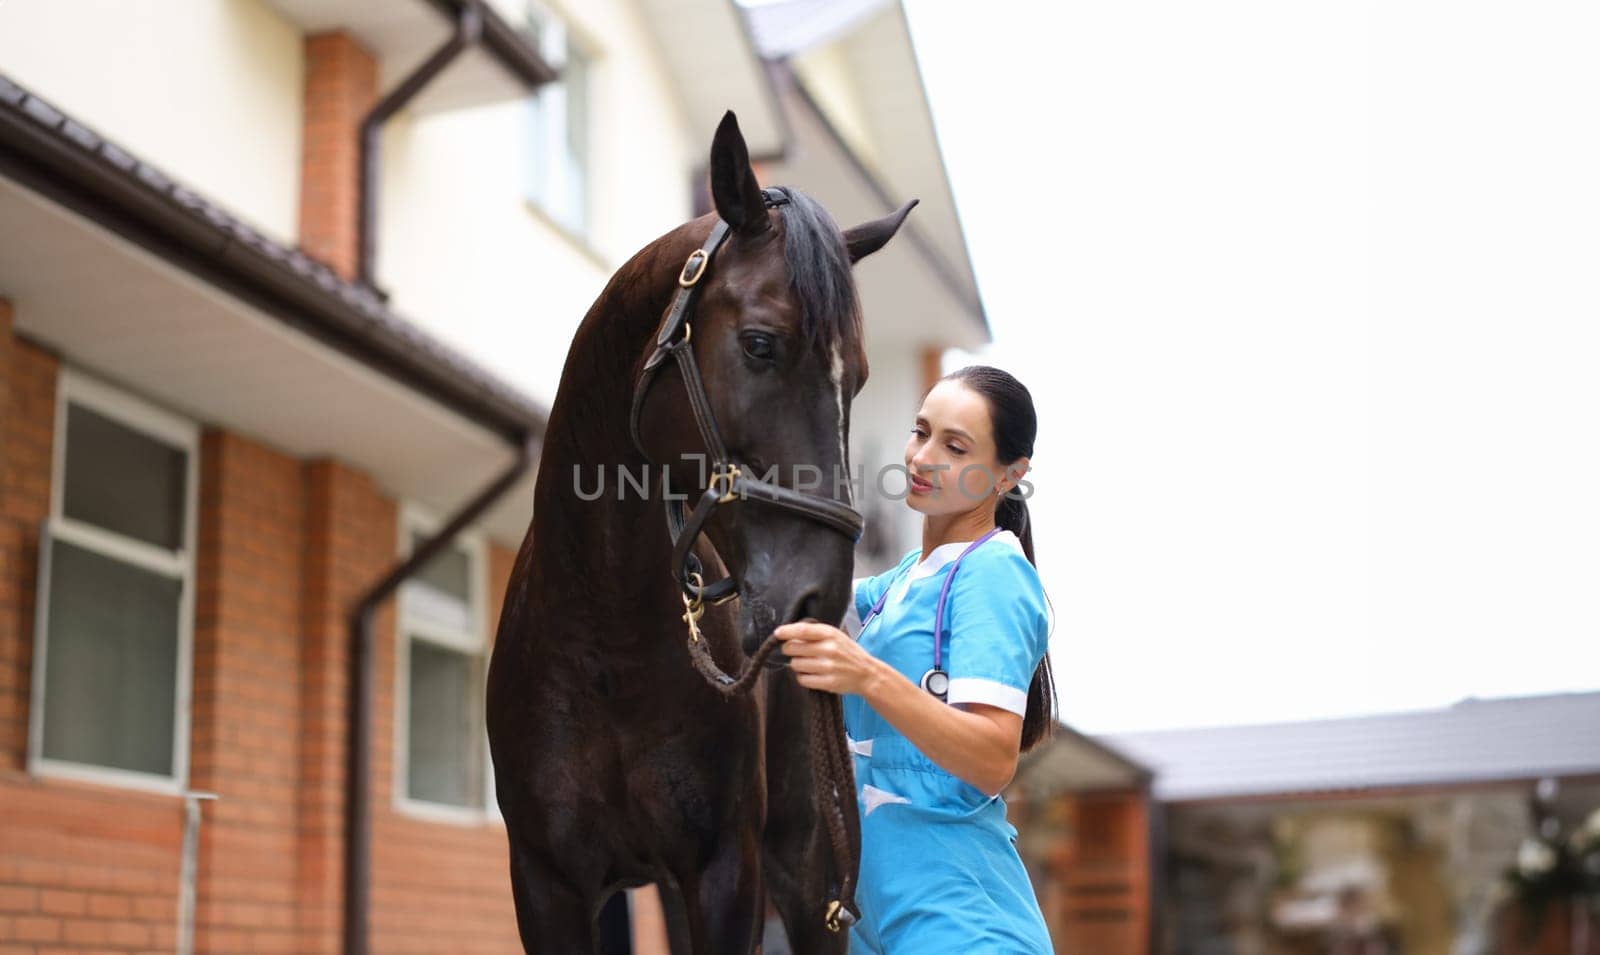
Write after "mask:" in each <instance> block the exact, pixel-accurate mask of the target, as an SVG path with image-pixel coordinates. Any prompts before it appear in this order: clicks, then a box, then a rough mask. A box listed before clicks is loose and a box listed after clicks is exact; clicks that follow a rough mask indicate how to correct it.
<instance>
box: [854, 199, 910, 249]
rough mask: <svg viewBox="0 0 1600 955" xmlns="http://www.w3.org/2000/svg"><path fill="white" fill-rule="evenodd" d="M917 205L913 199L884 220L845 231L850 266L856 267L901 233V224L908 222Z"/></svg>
mask: <svg viewBox="0 0 1600 955" xmlns="http://www.w3.org/2000/svg"><path fill="white" fill-rule="evenodd" d="M916 204H917V200H915V199H913V200H911V201H910V202H908V203H906V204H905V205H903V206H901V207H900V208H898V209H896V210H895V211H893V212H891V213H889V214H888V215H886V216H884V217H883V218H882V219H873V220H872V221H871V222H863V223H861V224H860V225H858V226H851V227H850V228H848V229H846V230H844V242H845V245H847V246H849V248H850V264H851V265H854V264H855V263H857V262H860V261H861V260H862V259H864V258H866V257H867V256H869V255H871V254H872V253H874V252H876V251H878V250H879V249H881V248H883V247H884V244H885V243H887V242H888V241H889V240H890V239H892V238H894V234H895V233H896V232H899V231H900V223H902V222H904V221H906V216H907V214H909V213H910V212H911V210H912V209H913V208H915V206H916Z"/></svg>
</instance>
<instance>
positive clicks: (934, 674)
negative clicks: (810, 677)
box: [858, 527, 1001, 701]
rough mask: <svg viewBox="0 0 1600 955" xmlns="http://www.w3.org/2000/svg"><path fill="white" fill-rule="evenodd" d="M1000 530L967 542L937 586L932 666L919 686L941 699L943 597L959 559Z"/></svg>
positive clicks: (945, 689) (944, 689) (946, 680)
mask: <svg viewBox="0 0 1600 955" xmlns="http://www.w3.org/2000/svg"><path fill="white" fill-rule="evenodd" d="M1000 531H1001V528H998V527H996V528H994V529H993V530H991V531H990V532H989V533H987V534H985V535H983V536H982V537H980V538H978V539H977V540H975V541H973V542H972V543H970V544H968V545H967V549H966V550H963V551H962V552H961V554H960V555H959V556H957V557H956V559H955V560H953V561H951V562H950V569H949V570H947V571H945V574H944V586H943V587H940V588H939V604H938V608H937V609H936V610H934V612H933V667H932V669H930V670H929V671H928V672H927V673H924V674H922V683H921V686H922V688H923V689H924V690H927V691H928V692H929V693H931V694H933V695H934V696H936V697H938V698H939V699H940V700H941V701H942V700H946V699H947V697H948V696H949V693H950V674H949V673H946V672H945V670H944V667H943V666H941V665H940V664H942V663H943V660H941V659H940V657H941V654H940V651H939V636H940V634H942V633H944V599H945V597H946V596H948V595H949V593H950V581H951V580H952V579H953V578H954V577H955V575H956V568H957V567H958V566H960V565H961V559H962V558H963V557H966V556H967V555H968V554H970V553H972V552H973V551H974V550H976V549H977V548H978V545H979V544H982V543H983V542H984V541H986V540H988V539H989V538H991V537H993V536H994V535H996V534H998V533H1000ZM907 573H909V571H907ZM898 583H899V581H895V583H894V584H890V585H889V586H888V587H885V588H884V590H883V593H882V594H881V595H879V597H878V602H877V603H875V604H873V605H872V609H871V610H869V611H867V616H866V618H865V619H863V620H862V621H861V630H860V631H858V632H859V633H865V632H866V629H867V624H869V623H871V622H872V618H873V617H876V616H877V615H878V611H880V610H882V609H883V604H884V601H886V600H888V599H889V593H890V591H892V590H894V588H895V584H898Z"/></svg>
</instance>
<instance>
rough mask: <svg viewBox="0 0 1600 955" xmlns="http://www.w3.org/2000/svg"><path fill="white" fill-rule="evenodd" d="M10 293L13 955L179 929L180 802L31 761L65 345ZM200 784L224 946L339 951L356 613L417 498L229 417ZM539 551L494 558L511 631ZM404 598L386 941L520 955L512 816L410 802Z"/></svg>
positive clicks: (198, 744)
mask: <svg viewBox="0 0 1600 955" xmlns="http://www.w3.org/2000/svg"><path fill="white" fill-rule="evenodd" d="M10 321H11V311H10V308H9V306H6V305H5V304H4V303H3V302H0V383H3V387H0V434H3V436H4V443H3V446H0V474H3V482H0V571H3V573H0V955H12V953H22V952H28V953H44V952H55V951H63V952H65V951H75V952H81V951H118V952H141V951H151V952H154V951H165V952H171V951H172V950H173V947H174V946H175V944H176V931H177V929H176V923H177V895H178V879H179V855H180V850H181V845H182V834H183V807H182V803H181V800H179V799H178V798H177V797H176V796H173V795H164V794H155V793H146V792H138V791H133V790H127V789H122V788H116V787H110V786H99V785H91V784H86V783H76V782H67V781H63V780H59V779H54V778H35V777H30V776H29V775H28V774H27V773H26V745H27V713H28V702H29V696H28V680H29V670H30V666H31V658H32V653H31V648H32V645H33V603H34V586H35V583H34V574H35V567H36V563H37V560H36V554H37V549H38V532H39V527H40V523H41V522H42V521H43V519H44V517H45V515H46V514H47V512H48V507H49V493H50V486H49V485H50V473H51V467H50V465H51V445H52V440H53V434H52V429H53V426H54V406H55V390H56V379H57V371H58V362H57V360H56V359H55V358H54V357H53V356H51V355H50V354H48V353H47V352H46V351H44V350H42V349H40V348H38V347H37V346H34V345H32V344H31V343H28V342H26V341H22V340H19V339H16V338H15V337H14V336H13V335H12V334H11V326H10ZM199 465H200V466H199V473H200V487H199V505H200V506H199V526H198V528H197V539H198V542H199V551H198V553H197V555H196V579H195V582H196V595H195V596H196V599H195V627H194V666H193V705H192V714H191V734H190V763H191V779H190V785H191V788H193V789H198V790H207V791H212V792H216V793H218V794H219V795H220V796H221V798H220V799H219V800H218V801H217V802H214V803H210V804H207V806H206V809H205V821H204V824H203V826H202V830H201V844H200V855H199V877H198V884H197V900H196V913H195V914H196V918H195V921H196V925H195V945H196V951H201V952H295V953H302V952H303V953H334V952H337V951H338V950H339V945H340V939H341V932H342V901H341V900H342V892H343V826H344V819H343V808H344V802H343V795H344V765H345V763H344V760H345V747H344V743H345V735H344V734H345V731H346V720H345V681H346V678H347V669H346V667H347V660H348V654H347V641H348V629H347V628H348V623H347V620H348V614H349V610H350V607H351V606H352V605H353V604H354V602H355V600H356V599H357V597H358V596H359V595H360V594H361V593H362V592H364V591H365V590H366V589H367V588H368V587H370V586H371V585H372V584H373V583H374V582H375V581H376V580H377V579H378V578H380V577H381V576H382V575H383V573H384V572H385V571H387V570H388V569H389V568H390V567H391V566H392V565H393V563H394V561H395V560H396V557H397V555H396V553H395V550H396V543H397V525H396V521H397V519H398V516H397V515H398V508H397V506H396V504H395V502H394V501H392V500H391V499H389V498H388V497H386V496H385V495H384V493H383V492H382V491H381V489H380V488H379V487H378V486H377V485H376V483H375V482H374V481H373V480H372V479H371V478H369V477H367V476H366V475H364V474H361V473H359V472H357V471H356V470H354V469H352V468H350V467H349V466H348V465H346V464H344V463H342V462H338V461H333V460H318V461H310V462H306V461H299V460H296V459H294V458H292V457H290V456H287V455H285V454H283V453H281V452H279V451H276V450H274V449H272V448H269V447H267V446H265V445H262V444H261V443H259V442H255V441H252V440H250V439H249V438H247V437H245V436H242V435H238V434H234V433H230V432H227V431H223V430H218V429H214V428H212V429H207V430H206V431H205V432H204V433H203V435H202V438H201V446H200V461H199ZM514 559H515V553H514V551H512V550H511V549H509V548H505V547H500V546H498V545H492V546H491V547H490V553H489V578H490V594H491V596H490V601H491V603H490V608H489V613H488V626H489V629H490V633H491V634H492V632H493V627H494V624H495V623H496V622H497V621H498V618H499V606H500V602H501V600H502V598H503V594H504V586H505V581H506V579H507V577H508V576H509V574H510V569H511V566H512V563H513V561H514ZM394 619H395V618H394V612H393V608H392V606H390V607H386V608H385V609H384V610H383V612H382V613H380V615H379V617H378V621H377V626H378V630H377V632H378V635H379V636H378V655H377V660H376V667H377V702H376V712H375V713H374V717H375V720H374V741H375V744H376V745H375V749H374V753H373V779H372V782H371V794H372V800H373V843H374V856H373V887H372V888H373V890H372V931H373V934H372V939H373V950H374V951H376V952H386V953H387V952H428V953H446V952H472V953H480V952H500V951H504V952H512V951H517V950H518V946H517V941H516V926H515V916H514V913H513V908H512V903H511V898H510V887H509V880H508V877H507V874H506V868H507V861H506V844H505V833H504V829H503V827H502V826H501V825H500V824H499V823H498V822H496V821H492V820H488V819H484V820H481V821H476V822H454V823H452V822H438V821H432V820H427V819H419V818H416V817H414V816H410V815H406V814H404V813H402V812H400V811H397V810H396V808H395V807H394V802H393V796H394V791H395V790H394V780H393V777H392V771H393V766H394V752H393V749H394V729H395V724H394V719H395V708H394V704H395V692H396V687H395V652H396V645H397V641H396V636H395V627H394Z"/></svg>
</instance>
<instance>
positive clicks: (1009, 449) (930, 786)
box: [775, 365, 1055, 955]
mask: <svg viewBox="0 0 1600 955" xmlns="http://www.w3.org/2000/svg"><path fill="white" fill-rule="evenodd" d="M1036 431H1037V420H1036V417H1035V414H1034V408H1033V398H1032V396H1031V395H1029V393H1028V390H1027V389H1026V388H1025V387H1023V385H1022V383H1021V382H1019V381H1017V380H1016V379H1015V378H1013V377H1012V376H1011V375H1009V374H1007V373H1006V372H1004V371H1001V370H1000V369H998V368H990V367H987V366H981V365H976V366H969V367H966V368H962V369H961V370H959V371H956V372H952V373H951V374H949V375H947V376H945V377H944V378H942V379H940V381H939V382H938V384H936V385H935V386H934V387H933V389H932V390H931V391H929V392H928V394H927V397H926V398H924V399H923V402H922V407H921V408H920V409H919V410H918V412H917V418H916V426H915V427H914V428H913V429H912V431H911V436H910V440H909V441H908V442H907V443H906V450H905V464H906V468H907V471H908V472H909V476H910V484H911V486H910V489H909V493H908V496H907V498H906V501H907V503H908V504H909V505H910V507H911V508H912V509H913V510H915V511H917V512H918V513H920V514H921V515H922V516H923V520H922V547H921V548H920V549H918V550H912V551H910V552H909V553H907V554H906V555H905V557H904V558H902V559H901V561H900V563H899V564H898V565H897V566H896V567H895V568H894V569H892V570H889V571H887V572H885V573H882V574H879V575H878V576H876V577H868V578H862V579H858V580H857V581H856V582H855V600H854V602H853V603H854V605H853V606H852V607H851V608H850V609H849V611H848V612H847V613H846V615H845V619H844V630H841V629H840V628H837V627H830V626H828V625H826V624H822V623H816V622H812V621H800V622H797V623H791V624H786V625H784V626H782V627H779V628H778V629H777V630H776V631H775V632H776V633H777V635H778V636H779V637H780V638H781V639H782V640H783V641H784V644H783V650H784V653H786V654H787V655H788V656H789V657H790V663H791V666H792V667H793V668H794V672H795V676H796V677H797V678H798V680H799V681H800V685H801V686H805V687H809V688H812V689H819V690H828V691H830V692H833V693H838V694H842V695H843V696H844V718H845V728H846V731H847V732H848V734H849V736H850V749H851V751H852V752H854V753H855V754H856V756H855V771H856V783H857V786H858V791H857V796H858V799H859V803H860V810H861V878H860V886H859V889H858V891H857V895H856V901H857V903H858V904H859V906H860V909H861V920H860V921H859V922H857V923H856V925H855V926H854V927H853V928H852V929H851V945H850V951H851V952H852V953H856V952H868V953H890V955H907V953H922V952H961V953H968V955H972V953H978V952H983V953H990V952H1007V953H1010V952H1025V953H1048V952H1051V951H1052V947H1051V944H1050V937H1049V933H1048V932H1047V930H1046V928H1045V923H1044V918H1043V916H1042V915H1041V914H1040V911H1039V903H1038V900H1037V899H1036V898H1035V897H1034V894H1033V887H1032V885H1031V884H1030V883H1029V881H1028V876H1027V872H1026V871H1025V870H1024V869H1023V866H1022V859H1021V857H1019V856H1018V855H1017V850H1016V846H1015V844H1014V842H1013V841H1012V840H1013V839H1014V838H1015V836H1016V829H1015V828H1013V827H1012V826H1011V824H1010V823H1008V822H1007V821H1006V807H1005V802H1004V801H1003V800H1002V799H1001V798H1000V797H999V795H998V793H999V792H1000V790H1001V789H1003V788H1004V787H1005V786H1006V784H1007V783H1009V782H1010V781H1011V777H1012V774H1013V773H1014V772H1015V771H1016V767H1017V757H1018V755H1019V754H1020V753H1021V752H1023V751H1025V750H1027V749H1028V748H1029V747H1031V746H1033V744H1034V743H1036V742H1038V741H1039V740H1040V739H1041V738H1042V737H1043V736H1044V735H1045V734H1046V733H1047V732H1048V731H1049V728H1050V727H1051V726H1053V725H1054V723H1055V713H1054V707H1055V699H1054V697H1055V691H1054V687H1053V686H1052V683H1051V678H1050V664H1049V661H1048V659H1047V658H1046V657H1045V649H1046V645H1047V641H1048V631H1049V626H1048V622H1047V616H1046V611H1045V599H1044V591H1043V589H1042V587H1041V586H1040V584H1039V575H1038V572H1037V571H1036V570H1035V569H1034V566H1033V537H1032V533H1031V532H1030V530H1029V527H1028V508H1027V503H1026V501H1025V500H1024V499H1023V497H1022V495H1021V494H1020V493H1010V492H1012V491H1013V489H1014V488H1016V487H1017V484H1018V482H1019V481H1020V480H1021V479H1022V476H1023V475H1024V474H1026V473H1027V470H1028V466H1029V462H1028V459H1029V458H1030V457H1031V456H1032V454H1033V441H1034V435H1035V432H1036ZM1008 495H1009V496H1008ZM857 626H859V640H857V639H852V638H851V634H850V633H849V632H845V631H852V632H853V631H855V629H856V627H857ZM936 634H937V642H935V635H936Z"/></svg>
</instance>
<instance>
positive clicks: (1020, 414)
mask: <svg viewBox="0 0 1600 955" xmlns="http://www.w3.org/2000/svg"><path fill="white" fill-rule="evenodd" d="M940 380H942V381H949V380H954V381H959V382H961V383H962V384H964V385H966V386H967V387H968V388H971V389H972V390H973V391H976V392H977V393H978V394H980V395H982V396H983V398H984V400H985V401H986V402H988V405H989V422H990V424H991V425H992V426H993V428H994V449H995V457H996V458H997V460H998V461H999V462H1000V463H1001V464H1002V466H1005V465H1008V464H1010V463H1011V462H1014V461H1016V460H1017V459H1018V458H1032V457H1033V440H1034V438H1035V437H1037V436H1038V433H1039V416H1038V414H1037V412H1036V411H1035V410H1034V407H1033V396H1032V395H1031V394H1029V393H1028V389H1027V387H1026V386H1024V385H1023V384H1022V382H1020V381H1018V380H1017V379H1016V377H1015V376H1013V375H1012V374H1011V373H1010V372H1007V371H1003V370H1001V369H999V368H995V367H992V366H990V365H968V366H966V367H965V368H958V369H956V370H955V371H953V372H951V373H950V374H948V375H945V376H944V378H942V379H940ZM994 522H995V525H996V526H998V527H1003V528H1005V529H1006V530H1008V531H1010V532H1011V533H1013V534H1015V535H1017V539H1018V540H1020V541H1021V542H1022V552H1023V553H1024V554H1026V555H1027V557H1028V563H1030V564H1033V566H1034V567H1035V568H1037V567H1038V566H1039V565H1038V563H1037V562H1035V561H1034V559H1033V528H1032V527H1031V526H1029V521H1028V500H1027V498H1026V497H1025V496H1024V495H1023V494H1022V493H1021V491H1019V490H1018V489H1016V488H1012V489H1011V490H1010V491H1007V492H1006V493H1005V494H1002V495H1000V499H999V500H997V501H995V505H994ZM1049 599H1050V598H1049V596H1048V595H1046V596H1045V600H1046V601H1047V602H1048V601H1049ZM1046 639H1047V640H1048V638H1046ZM1055 726H1056V684H1055V679H1054V678H1053V677H1052V676H1051V673H1050V654H1049V653H1048V652H1046V653H1045V655H1044V656H1043V657H1042V658H1040V660H1039V666H1038V667H1037V668H1036V669H1035V670H1034V671H1033V679H1032V680H1031V681H1030V682H1029V683H1028V706H1027V712H1025V713H1024V714H1023V716H1022V751H1023V752H1027V751H1028V750H1030V749H1032V748H1033V746H1034V744H1036V743H1038V742H1039V741H1040V740H1043V739H1045V738H1046V737H1048V736H1049V735H1050V733H1051V732H1052V731H1054V730H1055Z"/></svg>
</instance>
